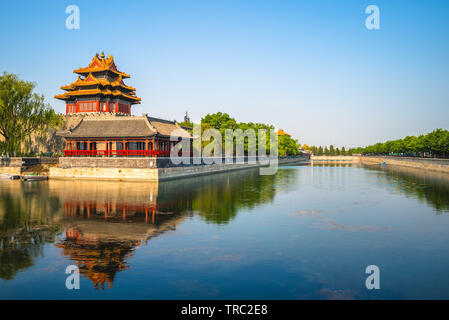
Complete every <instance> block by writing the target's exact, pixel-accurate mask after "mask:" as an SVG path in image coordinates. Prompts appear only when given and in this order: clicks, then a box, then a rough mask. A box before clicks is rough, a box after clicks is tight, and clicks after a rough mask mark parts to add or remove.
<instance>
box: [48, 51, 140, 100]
mask: <svg viewBox="0 0 449 320" xmlns="http://www.w3.org/2000/svg"><path fill="white" fill-rule="evenodd" d="M109 72H111V73H109ZM74 73H78V74H79V75H80V76H79V77H78V79H77V80H76V81H75V82H73V83H71V84H69V85H66V86H62V87H61V89H62V90H66V91H67V92H65V93H63V94H59V95H56V96H55V98H56V99H60V100H74V99H76V98H77V97H82V96H84V97H85V96H97V97H98V98H105V97H108V98H122V99H124V100H127V101H129V102H131V104H138V103H140V101H141V99H140V98H139V97H137V96H136V93H135V90H136V89H135V88H133V87H131V86H127V85H126V84H125V83H124V82H123V79H125V78H129V77H130V76H129V75H127V74H126V73H123V72H121V71H118V70H117V67H116V66H115V63H114V58H113V57H112V55H110V56H109V57H108V58H105V57H104V53H102V54H101V56H99V55H98V53H97V54H96V55H95V56H94V57H93V58H92V61H91V63H90V64H89V66H88V67H87V68H80V69H76V70H74ZM107 73H109V75H108V76H106V74H107Z"/></svg>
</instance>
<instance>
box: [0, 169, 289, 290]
mask: <svg viewBox="0 0 449 320" xmlns="http://www.w3.org/2000/svg"><path fill="white" fill-rule="evenodd" d="M296 176H297V171H296V170H294V169H290V170H284V171H282V172H279V173H278V174H277V175H275V176H265V177H263V176H260V175H259V173H258V170H246V171H245V172H233V173H229V174H219V175H213V176H205V177H198V178H189V179H181V180H173V181H167V182H163V183H156V182H153V183H131V182H98V181H58V180H50V181H48V182H38V183H36V182H34V183H20V182H16V181H11V182H10V181H7V182H4V183H2V185H1V190H0V192H1V194H0V203H1V209H0V230H1V234H0V245H1V246H0V278H2V279H5V280H10V279H13V278H14V275H15V274H16V273H17V272H18V271H20V270H22V269H26V268H29V267H31V266H32V265H33V260H34V259H35V258H36V257H38V256H39V254H42V246H43V244H45V243H54V244H55V246H56V247H57V248H59V249H61V252H62V254H63V255H64V256H66V257H68V258H69V259H70V260H72V261H74V262H75V263H76V264H77V265H78V267H79V268H80V273H81V274H82V275H83V276H85V277H87V278H88V279H89V280H90V281H91V282H92V283H93V285H94V287H95V288H100V289H104V288H105V287H108V288H112V286H113V281H114V277H115V275H116V273H117V272H120V271H124V270H127V269H128V268H129V264H128V263H127V259H128V258H129V257H130V256H132V254H133V252H134V250H135V248H136V247H138V246H140V245H142V244H146V243H147V242H148V241H149V240H150V239H151V238H152V237H155V236H158V235H160V234H161V233H164V232H166V231H171V230H176V226H177V225H179V224H180V223H182V221H183V220H184V219H186V218H188V217H190V216H192V215H193V214H196V215H198V216H200V217H201V218H202V219H204V220H205V221H206V222H208V223H216V224H226V223H228V222H229V221H231V220H232V219H233V218H234V217H235V216H236V215H237V212H238V211H239V210H240V209H242V208H249V209H250V208H254V207H256V206H258V205H260V204H262V203H265V202H269V201H272V200H273V199H274V197H275V194H276V191H277V190H278V191H279V190H282V189H285V188H287V187H288V186H289V185H292V184H294V183H293V182H294V180H295V177H296ZM58 234H59V235H61V237H60V238H58V239H57V237H56V236H57V235H58Z"/></svg>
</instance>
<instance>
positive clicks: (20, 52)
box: [0, 0, 449, 146]
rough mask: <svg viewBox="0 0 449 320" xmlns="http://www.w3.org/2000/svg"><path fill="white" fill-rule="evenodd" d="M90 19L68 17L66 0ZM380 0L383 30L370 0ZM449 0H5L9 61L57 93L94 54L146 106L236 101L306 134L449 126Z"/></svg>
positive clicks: (315, 141) (226, 105)
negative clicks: (373, 24) (123, 77)
mask: <svg viewBox="0 0 449 320" xmlns="http://www.w3.org/2000/svg"><path fill="white" fill-rule="evenodd" d="M70 4H75V5H77V6H78V7H79V8H80V17H81V21H80V22H81V23H80V29H79V30H68V29H67V28H66V26H65V21H66V18H67V16H68V15H67V14H66V13H65V9H66V7H67V6H68V5H70ZM370 4H375V5H377V6H378V7H379V8H380V27H381V29H380V30H368V29H367V28H366V27H365V19H366V17H367V14H365V8H366V7H367V6H368V5H370ZM448 14H449V1H444V0H441V1H399V0H388V1H379V0H372V1H358V0H348V1H343V0H342V1H337V0H328V1H326V0H321V1H312V0H309V1H299V0H296V1H287V0H284V1H282V0H273V1H264V0H240V1H230V0H226V1H213V0H209V1H195V0H189V1H169V0H165V1H132V0H128V1H114V0H109V1H100V0H95V1H79V0H71V1H39V2H34V1H2V2H1V4H0V30H1V31H0V33H1V49H0V71H8V72H12V73H16V74H18V75H19V77H21V78H22V79H25V80H30V81H34V82H36V84H37V89H36V90H37V91H38V92H40V93H43V94H44V95H45V97H46V99H47V101H48V102H49V103H50V104H51V105H52V106H53V107H54V108H55V109H56V110H57V111H59V112H64V111H65V108H64V103H63V102H62V101H59V100H56V99H54V98H53V96H54V95H55V94H59V93H61V92H62V90H60V86H62V85H65V84H69V83H71V82H73V81H74V80H75V79H76V75H75V74H73V73H72V71H73V69H75V68H78V67H85V66H87V65H88V64H89V62H90V61H91V59H92V57H93V55H95V53H96V52H99V53H101V51H104V52H105V54H106V55H110V54H112V55H113V56H114V59H115V62H116V64H117V66H118V69H119V70H121V71H123V72H126V73H128V74H130V75H131V79H128V81H127V84H129V85H131V86H133V87H135V88H136V89H137V91H136V93H137V95H138V96H139V97H141V98H142V104H141V105H136V106H135V107H134V111H133V114H142V113H149V114H151V115H154V116H159V117H163V118H167V119H177V120H182V118H183V116H184V113H185V111H189V114H190V115H191V118H192V119H193V120H196V121H198V120H200V119H201V117H202V116H203V115H205V114H206V113H212V112H217V111H222V112H227V113H229V114H230V115H231V116H233V117H235V118H236V119H237V120H238V121H245V122H246V121H253V122H264V123H271V124H273V125H275V126H276V127H277V128H282V129H284V130H285V131H287V132H288V133H291V134H293V135H294V136H295V138H297V139H298V140H299V141H300V142H301V143H307V144H309V145H320V144H321V145H329V144H334V145H337V146H341V145H345V146H358V145H362V146H363V145H367V144H371V143H375V142H378V141H384V140H387V139H394V138H402V137H404V136H406V135H416V134H421V133H426V132H428V131H431V130H432V129H434V128H439V127H441V128H446V129H449V41H448V40H449V19H448V18H447V17H448Z"/></svg>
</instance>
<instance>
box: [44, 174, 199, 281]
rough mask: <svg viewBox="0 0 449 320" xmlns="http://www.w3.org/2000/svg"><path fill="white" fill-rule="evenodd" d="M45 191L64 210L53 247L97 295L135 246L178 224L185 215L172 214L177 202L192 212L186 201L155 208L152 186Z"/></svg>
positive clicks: (85, 184)
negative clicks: (62, 231)
mask: <svg viewBox="0 0 449 320" xmlns="http://www.w3.org/2000/svg"><path fill="white" fill-rule="evenodd" d="M49 191H50V193H52V192H55V193H58V197H59V199H60V201H61V202H62V203H63V207H64V218H63V219H62V221H61V222H62V225H63V226H64V229H65V239H64V240H62V241H59V242H58V243H56V244H55V246H56V247H58V248H61V249H62V253H63V254H64V255H65V256H67V257H69V258H70V259H71V260H73V261H74V262H76V264H77V265H78V267H79V270H80V274H81V275H84V276H85V277H87V278H88V279H89V280H90V281H91V282H92V283H93V284H94V286H95V288H100V289H104V288H105V287H108V288H112V285H113V281H114V277H115V275H116V274H117V272H120V271H124V270H127V269H128V268H129V265H128V264H127V262H126V260H127V259H128V258H129V257H130V256H131V255H132V254H133V252H134V250H135V248H136V247H137V246H140V245H142V244H146V243H147V241H148V240H149V239H150V238H152V237H154V236H157V235H158V234H160V233H163V232H165V231H168V230H173V229H175V228H176V226H177V225H178V224H179V223H181V222H182V220H183V219H184V218H185V217H186V216H187V215H188V214H187V213H184V214H182V213H179V212H173V211H171V208H172V207H173V206H174V207H179V203H177V202H182V205H181V206H182V207H183V208H185V209H186V210H188V209H189V207H190V208H191V205H190V206H189V203H188V201H186V200H185V198H184V199H183V198H178V199H173V201H171V202H170V201H168V202H167V201H165V202H164V203H160V204H159V205H158V203H157V198H158V184H157V183H127V182H120V183H110V182H107V183H106V182H105V183H98V182H93V181H78V182H76V183H73V182H71V181H51V182H50V183H49Z"/></svg>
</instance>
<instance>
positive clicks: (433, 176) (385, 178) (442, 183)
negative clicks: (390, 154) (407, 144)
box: [363, 165, 449, 214]
mask: <svg viewBox="0 0 449 320" xmlns="http://www.w3.org/2000/svg"><path fill="white" fill-rule="evenodd" d="M363 167H364V168H365V169H368V170H374V171H380V170H382V171H384V172H385V174H381V175H379V174H378V175H377V177H378V180H379V182H382V184H384V185H386V186H388V187H390V188H392V189H393V190H395V191H397V192H399V193H401V194H404V195H405V196H411V197H414V198H417V199H419V200H420V201H421V202H424V203H427V204H428V205H430V206H431V207H432V208H434V209H435V211H436V212H437V213H438V214H439V213H441V212H444V211H446V212H447V211H449V183H448V182H449V174H447V173H442V172H433V171H424V170H420V169H417V168H405V167H398V166H386V167H385V168H379V165H364V166H363Z"/></svg>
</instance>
